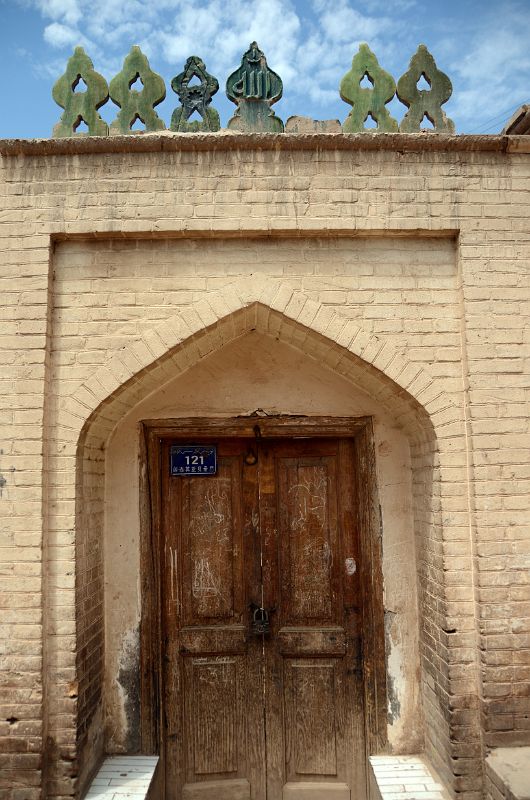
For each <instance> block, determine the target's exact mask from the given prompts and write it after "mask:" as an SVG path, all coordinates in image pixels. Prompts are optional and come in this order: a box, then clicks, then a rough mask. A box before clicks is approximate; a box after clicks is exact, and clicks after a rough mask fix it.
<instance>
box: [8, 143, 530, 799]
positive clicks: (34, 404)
mask: <svg viewBox="0 0 530 800" xmlns="http://www.w3.org/2000/svg"><path fill="white" fill-rule="evenodd" d="M522 138H523V137H519V138H517V137H504V138H502V139H501V138H500V137H483V138H480V137H437V136H436V137H432V138H429V137H427V136H422V135H416V136H403V135H396V136H379V137H378V136H368V137H357V136H351V137H343V136H331V137H330V136H328V137H303V136H302V137H297V136H289V135H284V136H281V137H270V136H269V137H267V136H261V137H260V136H257V137H246V136H236V135H225V134H223V135H219V136H216V137H213V136H210V137H208V136H188V137H186V136H175V137H169V136H165V137H164V136H160V137H158V136H152V137H148V136H144V137H126V138H125V139H121V138H119V137H116V138H114V137H113V141H112V142H111V141H107V140H100V139H94V140H89V139H88V138H87V139H85V140H76V141H74V142H69V141H65V142H42V143H32V142H28V143H20V142H19V143H17V142H14V143H0V153H1V154H2V158H1V161H0V195H1V197H2V199H1V203H0V208H1V209H2V210H1V211H0V264H1V277H0V287H1V289H2V292H1V295H0V314H1V315H2V326H1V329H0V349H1V350H2V364H3V367H2V371H1V376H0V380H1V391H2V396H3V398H4V403H3V408H2V410H1V411H0V434H1V438H2V446H1V451H2V452H1V454H0V473H1V474H2V479H1V480H0V483H1V497H0V506H1V508H2V511H1V513H2V518H3V527H2V532H1V535H0V536H1V540H0V545H1V552H0V562H1V567H0V585H1V590H0V591H1V594H0V607H1V608H2V635H3V637H4V639H5V651H4V653H3V655H2V667H3V669H4V672H5V674H6V675H7V678H6V679H5V680H4V681H3V685H2V690H1V691H2V700H1V712H2V713H1V714H0V752H1V756H0V759H1V761H0V790H1V791H2V792H5V793H6V798H7V800H15V798H17V800H20V797H23V798H24V800H34V798H38V797H40V796H41V789H40V785H41V781H42V778H41V774H42V768H43V761H42V757H41V754H42V753H44V754H45V761H44V764H45V767H46V786H45V789H44V796H46V797H53V798H63V797H64V798H65V797H71V796H72V795H73V792H74V791H75V788H74V787H75V783H76V780H75V779H76V775H77V773H78V771H79V770H80V769H81V770H82V771H83V770H84V771H85V772H86V771H87V770H89V769H90V767H91V763H90V761H87V759H86V758H85V757H82V758H81V760H80V759H79V754H80V753H83V752H85V751H86V747H85V749H83V746H84V745H86V744H87V742H89V743H90V747H91V748H93V750H94V752H95V753H96V754H97V752H99V751H101V749H102V748H103V744H104V743H103V742H102V740H101V737H100V736H98V731H100V727H101V726H100V723H101V717H100V715H101V713H102V712H101V671H102V657H103V646H104V644H103V592H102V549H101V540H102V535H103V525H104V505H103V472H104V454H103V451H102V445H103V444H104V442H105V441H106V438H107V437H108V434H109V432H110V431H111V430H112V428H113V427H114V425H115V423H116V421H117V420H119V419H120V418H121V416H122V415H123V413H125V412H126V411H127V410H128V409H129V408H132V407H133V406H134V404H135V403H136V402H138V400H139V399H140V398H141V397H142V396H143V395H142V393H144V394H145V392H147V391H148V390H149V388H154V387H155V386H156V385H159V383H160V381H162V380H167V379H168V378H169V377H172V376H173V374H174V371H170V370H168V362H167V360H165V353H166V352H167V351H168V350H171V349H172V348H177V350H175V351H174V352H175V354H176V355H175V360H179V359H180V368H184V367H185V365H186V364H190V363H194V362H195V361H197V359H198V358H200V357H201V356H202V355H204V354H205V353H208V352H211V351H212V349H214V348H215V346H217V345H216V341H217V344H218V343H219V340H220V339H221V338H222V336H223V331H225V328H223V320H224V319H225V318H227V315H229V314H231V313H232V314H236V317H234V318H233V319H237V320H240V322H233V321H232V322H230V323H227V326H228V327H230V326H232V328H233V326H234V325H235V326H236V327H237V325H238V324H241V326H242V329H245V325H246V326H247V328H248V326H250V325H252V324H257V320H258V318H260V319H261V317H260V315H262V316H263V319H262V321H261V322H260V325H261V326H262V329H263V330H264V331H270V330H271V328H270V326H271V325H272V326H274V325H276V328H277V330H279V329H280V328H281V326H282V324H283V323H281V322H280V323H277V321H276V320H277V319H278V318H277V317H275V316H274V314H276V315H278V314H280V315H283V318H285V319H286V320H288V321H289V320H292V325H294V327H292V328H291V329H290V330H291V332H290V333H289V337H290V340H291V341H296V339H297V337H298V339H300V331H303V330H304V328H309V329H311V330H314V331H315V332H316V333H317V334H318V335H319V336H321V337H322V343H321V353H320V355H321V357H322V359H323V360H325V361H326V362H327V363H329V365H331V366H332V367H333V368H339V369H340V370H342V371H344V374H348V370H351V371H352V372H351V374H352V375H355V376H358V375H359V374H360V370H363V369H364V368H363V364H365V365H367V366H366V369H365V372H364V373H363V374H364V379H365V384H366V386H367V387H368V389H369V390H371V391H372V393H373V394H374V395H376V394H377V395H378V397H380V398H381V399H382V400H384V401H385V403H386V405H387V407H388V409H390V410H391V411H392V412H393V413H394V416H395V418H398V419H399V422H400V423H401V424H402V426H403V427H404V429H405V430H406V431H408V433H409V436H410V439H411V445H412V455H413V461H414V465H415V466H414V470H415V476H416V478H415V484H414V493H415V498H416V512H415V517H416V535H417V539H418V562H419V570H420V584H421V591H420V594H421V602H422V609H423V617H422V619H423V624H422V631H421V648H422V666H423V676H424V713H425V717H426V732H427V748H428V750H429V753H430V754H431V756H432V757H433V759H434V760H435V763H436V766H437V768H438V769H439V770H440V772H441V773H442V774H443V775H444V776H445V778H446V779H447V780H449V782H450V784H451V787H452V788H453V789H454V790H456V791H458V792H459V794H461V795H462V796H463V797H464V798H466V800H475V798H476V799H477V800H478V798H479V797H480V796H481V792H482V766H481V762H482V758H483V752H484V747H486V746H501V745H518V744H529V743H530V726H529V724H528V712H529V710H530V706H529V702H530V701H529V694H530V672H529V667H528V663H529V650H530V647H529V635H530V592H529V589H528V582H527V578H526V575H527V569H528V565H529V559H530V540H529V536H528V529H527V527H525V526H526V525H527V522H526V520H527V519H528V511H529V508H528V506H529V505H530V501H529V499H528V498H529V493H528V484H529V478H530V470H529V466H528V445H529V438H530V437H529V436H528V421H527V417H526V416H525V413H526V407H525V403H526V402H527V400H528V360H529V356H530V343H529V340H528V330H529V329H530V327H529V325H528V313H529V312H528V309H529V308H530V306H529V304H528V300H529V299H530V298H529V294H530V288H529V281H528V268H529V264H530V258H529V256H530V237H529V234H528V231H529V229H530V228H529V219H528V217H529V215H530V212H529V210H528V209H529V204H528V181H529V177H530V155H529V154H527V153H525V152H524V151H523V149H522V145H521V143H520V139H522ZM523 144H524V142H523ZM357 237H360V238H357ZM252 264H255V265H256V268H252V269H251V268H250V266H249V265H252ZM304 264H306V265H307V269H304V268H303V265H304ZM256 304H259V305H256ZM246 308H248V309H249V311H248V314H247V317H245V313H246V312H245V309H246ZM267 308H270V309H273V312H274V313H273V314H272V315H270V314H268V312H266V309H267ZM260 309H265V311H262V310H260ZM238 314H239V316H237V315H238ZM225 327H226V326H225ZM205 328H207V329H208V330H207V333H206V334H203V333H201V332H202V331H203V330H204V329H205ZM225 333H226V331H225ZM190 337H191V338H190ZM180 343H182V346H181V350H178V347H179V346H180ZM368 365H373V367H371V368H368ZM122 386H125V388H124V389H122V388H121V387H122ZM109 398H111V399H110V401H109ZM102 403H103V406H101V404H102ZM97 409H99V412H98V411H97ZM89 419H91V420H92V421H93V424H92V425H91V426H90V427H87V426H86V422H87V420H89ZM81 435H82V440H81V442H80V436H81ZM431 479H432V480H433V481H434V482H433V486H432V487H431V483H430V482H431ZM427 495H428V496H429V502H428V503H426V502H425V497H426V496H427ZM80 498H81V499H82V500H83V503H80ZM76 503H77V505H76ZM89 503H90V506H89ZM76 507H77V518H76ZM89 507H90V510H91V513H90V514H87V513H86V510H87V509H88V508H89ZM82 508H84V511H80V509H82ZM76 531H77V535H76ZM43 563H44V568H43ZM76 582H77V591H76ZM43 608H44V610H45V613H44V614H43ZM43 675H44V676H45V680H44V685H43ZM78 737H79V738H78ZM2 782H3V783H2Z"/></svg>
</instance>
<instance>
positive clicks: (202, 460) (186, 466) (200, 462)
mask: <svg viewBox="0 0 530 800" xmlns="http://www.w3.org/2000/svg"><path fill="white" fill-rule="evenodd" d="M170 472H171V475H178V476H180V477H186V475H215V474H216V472H217V447H216V446H215V445H213V444H175V445H173V446H172V447H171V450H170Z"/></svg>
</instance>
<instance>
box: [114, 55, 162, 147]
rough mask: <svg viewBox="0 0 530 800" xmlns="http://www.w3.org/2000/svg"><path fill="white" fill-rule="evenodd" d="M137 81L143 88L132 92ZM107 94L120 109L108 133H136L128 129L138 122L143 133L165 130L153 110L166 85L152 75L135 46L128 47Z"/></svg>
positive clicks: (155, 74) (147, 62)
mask: <svg viewBox="0 0 530 800" xmlns="http://www.w3.org/2000/svg"><path fill="white" fill-rule="evenodd" d="M138 80H140V81H141V83H142V89H140V90H137V89H133V88H132V86H133V84H134V83H135V82H136V81H138ZM109 92H110V99H111V100H112V101H113V102H114V103H116V105H117V106H119V107H120V111H119V113H118V116H117V117H116V119H115V120H114V122H113V123H112V125H111V126H110V132H111V133H118V134H124V133H135V131H133V130H131V128H132V126H133V125H134V123H135V122H136V120H138V119H139V120H140V122H143V124H144V125H145V130H146V131H163V130H165V127H166V126H165V124H164V122H163V120H161V119H160V117H159V116H158V114H157V113H156V111H155V110H154V107H155V106H157V105H158V104H159V103H161V102H162V100H163V99H164V98H165V96H166V85H165V83H164V80H163V78H161V77H160V75H157V73H156V72H153V70H152V69H151V67H150V66H149V61H148V60H147V58H146V57H145V56H144V54H143V53H142V51H141V50H140V48H139V47H138V45H133V46H132V47H131V51H130V53H129V55H128V56H127V57H126V59H125V61H124V62H123V69H122V71H121V72H118V74H117V75H116V76H115V77H114V78H113V79H112V80H111V82H110V87H109Z"/></svg>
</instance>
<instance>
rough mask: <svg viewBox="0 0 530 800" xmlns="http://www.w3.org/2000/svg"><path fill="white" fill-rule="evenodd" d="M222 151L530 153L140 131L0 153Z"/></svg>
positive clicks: (528, 147) (341, 136)
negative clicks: (140, 132) (132, 133)
mask: <svg viewBox="0 0 530 800" xmlns="http://www.w3.org/2000/svg"><path fill="white" fill-rule="evenodd" d="M224 150H352V151H355V150H359V151H374V150H390V151H395V152H399V153H404V152H453V151H454V152H489V153H492V152H493V153H530V137H529V136H509V135H496V136H488V135H473V134H458V135H448V134H439V133H430V132H425V133H354V134H352V133H310V134H300V133H280V134H271V133H251V134H249V133H234V132H232V131H226V132H224V131H222V132H217V133H196V134H195V133H171V132H169V131H166V132H164V133H160V132H157V133H144V134H134V135H127V136H87V135H82V134H81V135H78V136H75V137H68V138H64V139H0V155H3V156H7V157H11V156H42V155H50V156H54V155H84V154H92V153H157V152H178V151H182V152H190V151H191V152H193V151H196V152H204V151H212V152H216V151H224Z"/></svg>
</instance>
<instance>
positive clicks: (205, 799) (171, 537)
mask: <svg viewBox="0 0 530 800" xmlns="http://www.w3.org/2000/svg"><path fill="white" fill-rule="evenodd" d="M203 441H204V439H202V440H201V442H203ZM175 443H176V442H175V440H167V441H162V442H161V461H160V463H161V466H162V465H168V464H169V449H170V447H171V445H172V444H175ZM215 444H216V445H217V453H218V470H217V474H216V475H215V476H208V477H202V476H197V477H195V476H192V477H172V476H170V475H169V469H166V468H165V466H163V467H162V469H161V473H162V481H161V489H162V491H161V545H162V552H163V562H162V570H161V572H162V581H161V586H162V649H163V654H162V664H163V675H162V683H163V686H162V698H163V699H162V720H163V724H162V728H163V730H162V737H161V738H162V744H163V763H164V771H165V797H166V800H177V799H178V800H181V798H182V800H265V799H267V800H324V798H331V800H363V798H365V796H366V795H365V792H366V790H365V766H364V759H365V747H364V715H363V691H362V663H361V638H360V618H361V607H360V606H361V601H360V591H359V569H358V562H359V552H358V537H357V535H356V529H355V513H354V508H353V503H354V501H353V496H354V493H353V491H352V487H353V475H352V471H353V464H354V459H353V457H352V448H353V443H352V441H351V440H349V439H347V438H344V439H316V438H314V439H300V440H293V439H286V440H282V439H270V440H263V439H262V440H259V439H244V438H234V439H225V440H223V439H220V440H219V439H217V440H215Z"/></svg>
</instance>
